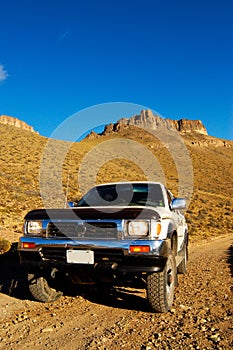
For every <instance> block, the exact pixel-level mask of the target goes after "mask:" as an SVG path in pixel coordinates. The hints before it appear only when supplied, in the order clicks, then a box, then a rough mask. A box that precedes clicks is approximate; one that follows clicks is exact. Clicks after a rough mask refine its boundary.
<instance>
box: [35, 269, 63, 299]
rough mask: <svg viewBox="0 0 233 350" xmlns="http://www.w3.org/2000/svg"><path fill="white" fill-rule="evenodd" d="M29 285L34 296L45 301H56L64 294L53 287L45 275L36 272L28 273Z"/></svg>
mask: <svg viewBox="0 0 233 350" xmlns="http://www.w3.org/2000/svg"><path fill="white" fill-rule="evenodd" d="M28 287H29V291H30V293H31V294H32V296H33V298H35V299H36V300H37V301H42V302H44V303H47V302H52V301H55V300H56V299H58V298H60V297H61V296H62V294H63V293H62V292H61V291H57V290H56V289H54V288H51V287H50V286H49V284H48V282H47V280H46V279H45V277H43V276H38V275H36V274H28Z"/></svg>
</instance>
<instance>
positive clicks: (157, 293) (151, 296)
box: [147, 252, 177, 312]
mask: <svg viewBox="0 0 233 350" xmlns="http://www.w3.org/2000/svg"><path fill="white" fill-rule="evenodd" d="M176 279H177V273H176V263H175V257H174V254H173V253H172V252H171V253H170V254H169V256H168V259H167V263H166V265H165V268H164V270H163V271H162V272H159V273H152V274H150V275H148V277H147V298H148V301H149V304H150V306H151V308H152V309H153V311H155V312H167V311H169V310H170V308H171V307H172V304H173V299H174V289H175V285H176Z"/></svg>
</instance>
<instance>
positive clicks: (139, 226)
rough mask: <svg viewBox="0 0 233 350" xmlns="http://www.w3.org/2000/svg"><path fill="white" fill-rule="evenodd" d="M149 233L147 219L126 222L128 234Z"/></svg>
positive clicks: (145, 234) (141, 234)
mask: <svg viewBox="0 0 233 350" xmlns="http://www.w3.org/2000/svg"><path fill="white" fill-rule="evenodd" d="M148 233H149V223H148V222H147V221H130V222H129V224H128V234H129V235H130V236H147V235H148Z"/></svg>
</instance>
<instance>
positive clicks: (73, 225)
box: [47, 221, 118, 239]
mask: <svg viewBox="0 0 233 350" xmlns="http://www.w3.org/2000/svg"><path fill="white" fill-rule="evenodd" d="M47 237H54V238H57V237H68V238H71V239H77V238H78V239H79V238H85V239H88V238H91V239H93V238H95V239H98V238H99V239H105V238H106V239H117V238H118V231H117V224H116V223H115V222H103V221H101V222H88V221H85V222H57V223H54V222H49V223H48V225H47Z"/></svg>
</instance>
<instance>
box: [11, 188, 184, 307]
mask: <svg viewBox="0 0 233 350" xmlns="http://www.w3.org/2000/svg"><path fill="white" fill-rule="evenodd" d="M185 207H186V201H185V199H184V198H174V197H173V195H172V193H171V192H170V191H169V190H168V189H167V188H166V187H165V186H164V185H163V184H161V183H158V182H117V183H108V184H102V185H98V186H96V187H94V188H92V189H90V190H89V191H88V192H87V193H86V194H85V195H84V196H83V197H82V198H81V199H80V200H79V201H78V202H77V203H75V204H74V206H73V207H69V208H65V209H39V210H33V211H30V212H29V213H28V214H27V215H26V216H25V222H24V234H23V236H22V237H21V238H20V240H19V244H18V252H19V255H20V260H21V263H22V264H23V265H24V266H25V267H26V269H27V276H28V285H29V290H30V292H31V294H32V296H33V297H34V298H35V299H36V300H38V301H42V302H51V301H54V300H56V299H57V298H58V297H59V296H61V295H62V293H63V292H62V284H63V283H59V282H61V280H62V279H63V278H68V279H69V280H70V281H71V282H72V283H76V284H77V285H78V284H97V285H101V286H105V285H108V284H111V285H112V286H114V285H117V283H118V282H119V281H121V283H122V281H123V283H127V281H132V280H134V279H135V280H140V281H142V283H143V286H144V288H145V289H146V291H147V299H148V302H149V306H150V307H151V309H152V311H154V312H167V311H169V310H170V309H171V306H172V303H173V298H174V289H175V286H176V285H177V283H178V282H177V281H178V278H177V273H182V274H183V273H185V271H186V267H187V259H188V229H187V224H186V221H185V217H184V215H183V213H182V210H183V209H185Z"/></svg>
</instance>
